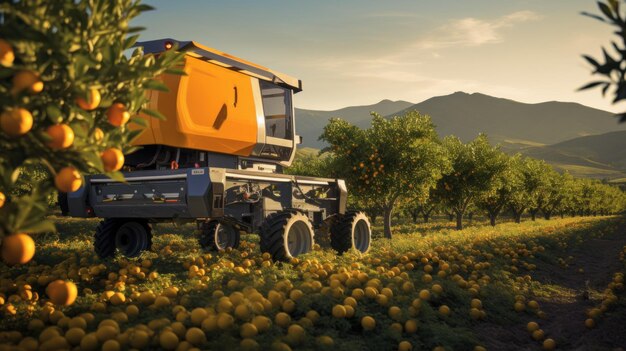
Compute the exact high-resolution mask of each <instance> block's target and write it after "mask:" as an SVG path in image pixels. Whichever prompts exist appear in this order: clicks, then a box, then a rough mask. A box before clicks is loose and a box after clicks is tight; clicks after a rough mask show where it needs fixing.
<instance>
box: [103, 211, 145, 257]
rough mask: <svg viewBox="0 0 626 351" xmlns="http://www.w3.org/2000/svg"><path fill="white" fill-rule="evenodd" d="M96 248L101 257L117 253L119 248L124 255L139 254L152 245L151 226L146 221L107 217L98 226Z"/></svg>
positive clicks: (133, 255) (132, 255)
mask: <svg viewBox="0 0 626 351" xmlns="http://www.w3.org/2000/svg"><path fill="white" fill-rule="evenodd" d="M93 245H94V250H95V251H96V254H97V255H98V257H100V258H107V257H111V256H114V255H115V250H116V249H118V250H119V251H120V252H121V253H122V254H123V255H124V256H127V257H135V256H139V254H141V252H142V251H145V250H149V249H150V248H151V247H152V232H151V228H150V226H149V225H148V223H147V222H145V221H128V220H124V219H119V218H107V219H105V220H103V221H102V222H100V224H99V225H98V227H97V228H96V235H95V240H94V244H93Z"/></svg>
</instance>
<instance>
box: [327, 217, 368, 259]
mask: <svg viewBox="0 0 626 351" xmlns="http://www.w3.org/2000/svg"><path fill="white" fill-rule="evenodd" d="M371 242H372V231H371V229H370V221H369V220H368V219H367V216H366V215H365V214H364V213H363V212H357V211H351V212H347V213H346V214H344V215H342V216H340V217H339V218H338V219H337V221H336V222H335V224H334V225H333V226H332V227H331V228H330V246H331V247H332V248H333V249H334V250H336V251H337V252H339V254H342V253H344V252H346V251H348V250H350V249H351V248H353V247H354V248H355V249H357V250H359V251H360V252H363V253H365V252H367V251H368V250H369V249H370V244H371Z"/></svg>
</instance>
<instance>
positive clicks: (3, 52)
mask: <svg viewBox="0 0 626 351" xmlns="http://www.w3.org/2000/svg"><path fill="white" fill-rule="evenodd" d="M14 60H15V53H14V52H13V47H12V46H11V44H9V42H8V41H6V40H4V39H0V65H2V66H4V67H11V66H13V61H14Z"/></svg>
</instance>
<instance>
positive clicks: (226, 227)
mask: <svg viewBox="0 0 626 351" xmlns="http://www.w3.org/2000/svg"><path fill="white" fill-rule="evenodd" d="M239 241H240V234H239V230H238V229H237V228H235V226H233V225H230V224H228V223H220V222H219V221H210V222H204V223H202V227H201V228H200V237H199V238H198V242H199V243H200V246H202V248H203V249H205V250H213V251H219V250H225V249H227V248H233V249H235V248H237V247H239Z"/></svg>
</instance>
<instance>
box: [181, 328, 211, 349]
mask: <svg viewBox="0 0 626 351" xmlns="http://www.w3.org/2000/svg"><path fill="white" fill-rule="evenodd" d="M185 340H187V341H188V342H189V343H191V344H192V345H195V346H200V345H202V344H204V343H205V342H206V335H205V334H204V332H203V331H202V329H200V328H195V327H194V328H189V329H187V333H185Z"/></svg>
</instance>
